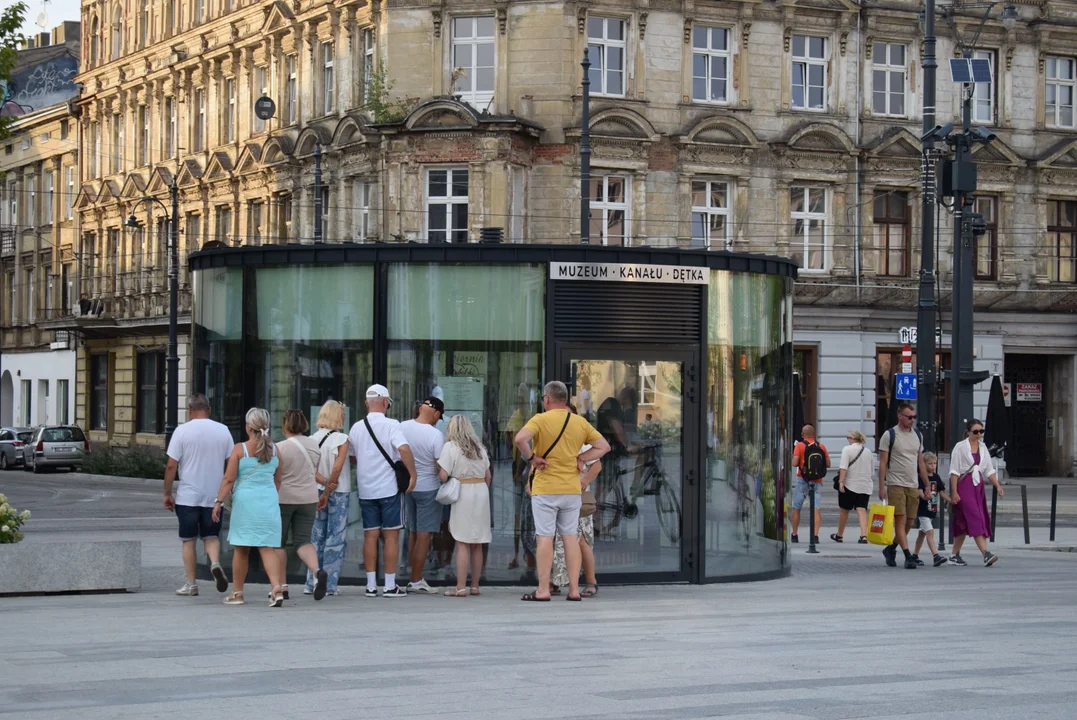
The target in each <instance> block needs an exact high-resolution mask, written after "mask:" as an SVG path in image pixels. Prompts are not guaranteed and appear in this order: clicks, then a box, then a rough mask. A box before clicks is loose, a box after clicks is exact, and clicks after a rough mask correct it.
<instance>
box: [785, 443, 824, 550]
mask: <svg viewBox="0 0 1077 720" xmlns="http://www.w3.org/2000/svg"><path fill="white" fill-rule="evenodd" d="M801 435H802V436H803V437H804V440H802V441H800V442H798V443H797V444H796V446H795V447H794V448H793V464H794V465H796V468H797V484H796V487H794V488H793V511H792V513H790V515H791V517H790V520H792V524H793V535H792V537H791V538H790V540H791V541H792V542H795V543H798V542H800V537H799V535H798V534H797V532H798V531H799V530H800V509H801V508H802V507H804V502H805V501H806V500H807V499H808V496H809V494H810V493H811V492H812V488H813V487H814V488H815V534H814V536H813V537H812V542H815V543H818V542H819V525H820V524H821V521H822V518H823V514H822V513H821V512H820V510H819V506H820V502H819V500H820V496H821V495H822V490H823V478H825V477H826V471H827V469H828V468H829V467H830V453H828V452H827V451H826V446H825V445H823V444H822V443H821V442H819V441H818V440H816V439H815V428H814V427H813V426H811V425H805V426H804V429H803V430H801Z"/></svg>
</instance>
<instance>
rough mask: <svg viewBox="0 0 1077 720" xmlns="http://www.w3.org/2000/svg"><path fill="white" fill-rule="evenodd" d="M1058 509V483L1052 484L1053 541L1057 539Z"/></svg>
mask: <svg viewBox="0 0 1077 720" xmlns="http://www.w3.org/2000/svg"><path fill="white" fill-rule="evenodd" d="M1057 509H1058V484H1057V483H1056V484H1054V485H1052V486H1051V542H1054V541H1055V512H1056V510H1057Z"/></svg>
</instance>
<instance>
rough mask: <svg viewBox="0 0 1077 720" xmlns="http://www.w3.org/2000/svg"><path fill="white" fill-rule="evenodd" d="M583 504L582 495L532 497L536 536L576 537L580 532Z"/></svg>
mask: <svg viewBox="0 0 1077 720" xmlns="http://www.w3.org/2000/svg"><path fill="white" fill-rule="evenodd" d="M582 504H583V498H582V497H581V496H580V495H532V496H531V514H532V515H534V517H535V534H536V535H540V536H542V537H554V536H555V535H575V534H576V533H577V532H579V526H580V506H581V505H582Z"/></svg>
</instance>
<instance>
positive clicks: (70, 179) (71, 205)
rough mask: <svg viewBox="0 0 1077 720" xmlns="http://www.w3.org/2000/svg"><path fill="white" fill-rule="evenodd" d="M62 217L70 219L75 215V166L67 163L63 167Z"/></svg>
mask: <svg viewBox="0 0 1077 720" xmlns="http://www.w3.org/2000/svg"><path fill="white" fill-rule="evenodd" d="M64 185H65V186H66V188H67V189H66V190H65V192H64V208H65V210H64V217H65V218H66V219H68V220H71V219H73V218H74V217H75V166H74V165H68V166H67V167H65V168H64Z"/></svg>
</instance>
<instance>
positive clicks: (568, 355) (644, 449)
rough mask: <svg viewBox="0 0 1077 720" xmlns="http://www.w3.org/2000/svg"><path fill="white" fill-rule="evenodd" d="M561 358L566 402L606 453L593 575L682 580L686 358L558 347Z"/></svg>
mask: <svg viewBox="0 0 1077 720" xmlns="http://www.w3.org/2000/svg"><path fill="white" fill-rule="evenodd" d="M611 356H612V357H611ZM562 360H563V365H562V366H563V367H565V368H566V369H567V375H566V377H568V378H570V379H571V383H570V385H569V391H570V395H571V401H572V403H573V404H574V405H575V407H576V409H577V411H578V412H579V413H580V414H581V415H583V416H584V417H585V418H587V420H588V421H589V422H590V423H591V424H592V425H593V426H594V427H595V429H597V430H598V431H599V432H600V433H601V434H602V436H603V437H604V438H605V439H606V440H607V441H608V442H609V444H610V448H611V451H610V452H609V454H607V455H606V456H605V457H604V458H603V459H602V470H601V472H600V473H599V476H598V478H597V479H596V480H595V500H596V510H595V514H594V531H595V545H594V553H595V564H596V568H597V571H598V573H599V574H601V575H604V576H607V577H610V576H614V577H616V576H633V577H638V576H640V575H642V574H646V575H647V576H648V578H647V579H648V580H655V579H669V580H684V579H688V578H687V573H686V570H687V567H688V565H690V561H686V554H685V551H684V542H683V538H684V537H685V521H686V517H685V511H684V504H683V500H684V496H685V493H684V487H683V483H684V478H685V477H686V472H685V458H686V457H692V456H691V455H689V454H686V438H685V432H684V427H685V417H686V416H688V417H690V416H691V415H690V414H689V413H687V408H686V405H687V404H688V403H686V398H685V378H686V373H685V368H686V365H687V364H689V363H690V360H689V358H688V357H687V356H680V355H679V354H678V353H672V354H671V353H668V352H664V353H661V354H650V353H645V352H644V353H640V352H636V351H631V352H630V351H628V350H625V351H624V352H617V351H611V350H610V349H608V348H606V349H603V350H597V349H590V348H572V349H568V348H565V349H562ZM692 395H693V398H694V391H693V393H692ZM692 404H693V405H694V402H693V403H692ZM688 444H694V443H691V441H690V440H689V441H688ZM692 477H694V476H692ZM626 579H628V578H626Z"/></svg>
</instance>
